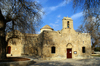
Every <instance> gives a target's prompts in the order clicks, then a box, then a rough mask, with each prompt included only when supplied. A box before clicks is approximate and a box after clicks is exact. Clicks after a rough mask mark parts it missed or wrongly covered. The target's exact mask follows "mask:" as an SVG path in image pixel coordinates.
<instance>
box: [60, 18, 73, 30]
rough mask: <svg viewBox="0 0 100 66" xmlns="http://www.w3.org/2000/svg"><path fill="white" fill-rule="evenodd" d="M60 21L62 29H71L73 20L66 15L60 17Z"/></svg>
mask: <svg viewBox="0 0 100 66" xmlns="http://www.w3.org/2000/svg"><path fill="white" fill-rule="evenodd" d="M62 22H63V29H73V20H72V19H71V18H69V17H68V16H67V17H64V18H63V19H62Z"/></svg>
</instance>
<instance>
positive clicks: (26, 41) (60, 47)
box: [6, 17, 91, 60]
mask: <svg viewBox="0 0 100 66" xmlns="http://www.w3.org/2000/svg"><path fill="white" fill-rule="evenodd" d="M62 26H63V27H62V30H60V31H54V29H53V28H51V27H50V26H48V25H45V26H44V27H43V28H41V29H40V30H41V33H40V34H28V33H26V34H25V33H21V32H20V31H18V30H15V34H16V36H13V37H12V32H9V33H7V35H6V41H7V42H8V46H7V48H6V50H7V56H23V55H31V56H39V57H41V58H42V59H44V60H62V59H69V58H72V59H85V58H90V55H91V36H90V34H89V33H79V32H76V31H75V30H74V28H73V20H72V19H71V18H69V17H64V18H63V19H62Z"/></svg>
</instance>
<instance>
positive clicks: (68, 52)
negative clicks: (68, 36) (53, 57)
mask: <svg viewBox="0 0 100 66" xmlns="http://www.w3.org/2000/svg"><path fill="white" fill-rule="evenodd" d="M67 58H72V49H67Z"/></svg>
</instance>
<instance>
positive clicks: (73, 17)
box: [71, 12, 83, 19]
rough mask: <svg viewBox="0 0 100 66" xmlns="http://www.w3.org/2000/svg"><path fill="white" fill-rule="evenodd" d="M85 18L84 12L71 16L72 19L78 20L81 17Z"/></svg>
mask: <svg viewBox="0 0 100 66" xmlns="http://www.w3.org/2000/svg"><path fill="white" fill-rule="evenodd" d="M81 16H83V12H79V13H76V14H74V15H72V16H71V18H72V19H77V18H79V17H81Z"/></svg>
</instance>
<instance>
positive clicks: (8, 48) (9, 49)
mask: <svg viewBox="0 0 100 66" xmlns="http://www.w3.org/2000/svg"><path fill="white" fill-rule="evenodd" d="M7 50H8V52H7V53H8V54H10V53H11V47H10V46H8V47H7Z"/></svg>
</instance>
